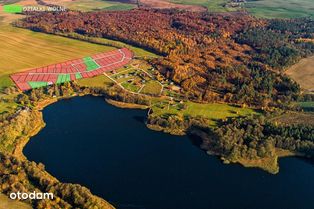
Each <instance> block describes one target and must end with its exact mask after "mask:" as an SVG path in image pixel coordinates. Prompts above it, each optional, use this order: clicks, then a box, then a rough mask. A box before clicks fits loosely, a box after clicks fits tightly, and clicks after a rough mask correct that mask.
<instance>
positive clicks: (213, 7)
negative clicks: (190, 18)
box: [171, 0, 236, 12]
mask: <svg viewBox="0 0 314 209" xmlns="http://www.w3.org/2000/svg"><path fill="white" fill-rule="evenodd" d="M171 2H173V3H176V4H184V5H200V6H204V7H206V8H207V9H208V11H209V12H230V11H235V10H236V9H232V8H226V7H224V5H226V4H227V3H228V2H229V0H210V1H209V0H171Z"/></svg>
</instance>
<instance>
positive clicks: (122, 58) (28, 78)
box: [11, 48, 133, 91]
mask: <svg viewBox="0 0 314 209" xmlns="http://www.w3.org/2000/svg"><path fill="white" fill-rule="evenodd" d="M132 57H133V54H132V52H131V51H130V50H129V49H127V48H123V49H118V50H115V51H111V52H105V53H100V54H96V55H92V56H90V57H84V58H81V59H76V60H70V61H66V62H62V63H57V64H53V65H48V66H45V67H41V68H35V69H31V70H27V71H24V72H21V73H16V74H13V75H11V78H12V80H13V81H14V83H15V84H16V86H17V87H18V88H19V89H20V90H22V91H27V90H30V89H33V88H40V87H44V86H49V85H53V84H61V83H65V82H69V81H74V80H77V79H81V78H90V77H94V76H97V75H100V74H103V73H104V72H107V71H112V70H115V69H118V68H120V67H122V66H124V65H126V64H128V63H129V62H130V60H131V59H132Z"/></svg>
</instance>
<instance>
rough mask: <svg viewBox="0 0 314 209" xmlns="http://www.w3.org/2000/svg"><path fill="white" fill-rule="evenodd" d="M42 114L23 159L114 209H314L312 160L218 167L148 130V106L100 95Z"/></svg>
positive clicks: (179, 140)
mask: <svg viewBox="0 0 314 209" xmlns="http://www.w3.org/2000/svg"><path fill="white" fill-rule="evenodd" d="M43 113H44V120H45V122H46V124H47V126H46V127H45V128H44V129H43V130H42V131H41V132H40V133H39V134H38V135H36V136H35V137H32V138H31V140H30V142H29V143H28V144H27V145H26V147H25V149H24V154H25V155H26V157H27V158H28V159H29V160H32V161H35V162H42V163H43V164H45V166H46V170H47V171H48V172H50V173H51V174H52V175H53V176H55V177H57V178H58V179H59V180H60V181H62V182H68V183H79V184H81V185H83V186H86V187H87V188H89V189H90V190H91V191H92V193H93V194H96V195H98V196H100V197H103V198H104V199H105V200H107V201H109V202H110V203H112V204H113V205H114V206H116V207H117V208H120V209H313V208H314V201H313V194H314V165H313V164H312V163H311V162H308V161H305V160H302V159H298V158H285V159H281V160H280V173H279V174H277V175H271V174H268V173H266V172H264V171H262V170H259V169H252V168H250V169H249V168H244V167H242V166H240V165H235V164H233V165H224V164H223V163H221V161H220V160H219V159H218V158H217V157H214V156H209V155H207V154H206V153H205V152H204V151H202V150H200V149H199V148H198V147H197V146H194V145H193V143H192V141H191V140H190V139H189V138H188V137H186V136H183V137H182V136H171V135H169V134H164V133H161V132H155V131H152V130H149V129H148V128H146V126H145V124H144V120H145V117H146V111H143V110H134V109H120V108H116V107H114V106H112V105H109V104H107V103H106V102H105V101H104V100H103V99H102V98H100V97H92V96H85V97H75V98H72V99H68V100H62V101H60V102H57V103H55V104H52V105H50V106H48V107H46V108H45V109H44V110H43Z"/></svg>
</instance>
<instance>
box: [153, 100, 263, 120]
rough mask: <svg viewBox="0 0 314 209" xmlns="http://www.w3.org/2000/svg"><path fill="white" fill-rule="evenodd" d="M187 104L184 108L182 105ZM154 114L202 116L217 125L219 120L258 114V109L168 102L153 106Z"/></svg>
mask: <svg viewBox="0 0 314 209" xmlns="http://www.w3.org/2000/svg"><path fill="white" fill-rule="evenodd" d="M181 105H185V107H184V108H182V107H180V106H181ZM153 114H154V115H164V114H178V115H180V114H183V116H191V117H197V116H202V117H205V118H208V119H210V120H211V121H212V123H211V125H215V124H216V122H217V121H218V120H221V119H226V118H229V117H230V118H232V117H239V116H248V115H253V114H258V113H257V112H256V111H254V110H253V109H250V108H241V107H236V106H231V105H228V104H215V103H210V104H200V103H194V102H186V103H184V104H177V103H176V104H168V105H159V104H158V105H155V106H153Z"/></svg>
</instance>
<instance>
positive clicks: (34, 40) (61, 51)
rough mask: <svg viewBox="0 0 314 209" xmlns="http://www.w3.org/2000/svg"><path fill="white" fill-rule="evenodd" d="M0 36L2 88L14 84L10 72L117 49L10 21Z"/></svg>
mask: <svg viewBox="0 0 314 209" xmlns="http://www.w3.org/2000/svg"><path fill="white" fill-rule="evenodd" d="M0 40H6V41H3V42H2V47H1V48H0V57H1V60H0V81H1V83H0V88H1V87H5V86H7V85H10V84H11V82H10V81H9V77H8V75H9V74H12V73H15V72H20V71H24V70H25V69H29V68H36V67H42V66H45V65H49V64H53V63H56V62H62V61H66V60H71V59H75V58H80V57H85V56H89V55H91V54H96V53H100V52H106V51H109V50H113V49H114V48H113V47H108V46H103V45H97V44H91V43H87V42H83V41H77V40H73V39H68V38H63V37H59V36H54V35H48V34H42V33H36V32H32V31H29V30H24V29H20V28H14V27H12V26H9V25H5V26H0ZM8 63H10V65H8Z"/></svg>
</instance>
